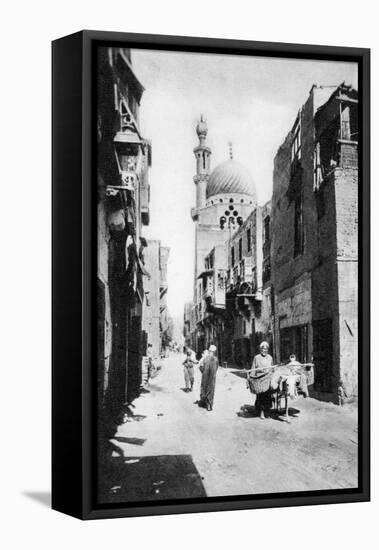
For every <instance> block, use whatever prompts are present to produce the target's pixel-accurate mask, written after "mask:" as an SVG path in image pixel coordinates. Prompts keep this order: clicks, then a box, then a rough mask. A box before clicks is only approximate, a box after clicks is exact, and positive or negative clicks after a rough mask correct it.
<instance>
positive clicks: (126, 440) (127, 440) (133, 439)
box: [112, 435, 146, 445]
mask: <svg viewBox="0 0 379 550" xmlns="http://www.w3.org/2000/svg"><path fill="white" fill-rule="evenodd" d="M112 439H115V440H116V441H120V443H130V444H131V445H143V444H144V443H145V441H146V439H141V438H140V437H121V436H120V435H117V436H116V435H115V436H114V437H113V438H112Z"/></svg>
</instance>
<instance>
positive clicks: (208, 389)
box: [200, 345, 218, 411]
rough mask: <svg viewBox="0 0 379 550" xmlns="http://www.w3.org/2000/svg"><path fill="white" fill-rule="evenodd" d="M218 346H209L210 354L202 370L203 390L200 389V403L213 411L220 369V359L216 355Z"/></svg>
mask: <svg viewBox="0 0 379 550" xmlns="http://www.w3.org/2000/svg"><path fill="white" fill-rule="evenodd" d="M216 350H217V348H216V346H213V345H212V346H209V351H208V355H207V356H206V357H205V359H204V361H203V363H202V365H201V367H200V370H201V372H202V376H201V390H200V404H201V405H202V406H203V407H205V408H206V409H207V411H211V410H212V408H213V399H214V394H215V386H216V373H217V369H218V359H217V357H216Z"/></svg>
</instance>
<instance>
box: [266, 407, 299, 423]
mask: <svg viewBox="0 0 379 550" xmlns="http://www.w3.org/2000/svg"><path fill="white" fill-rule="evenodd" d="M299 412H300V411H299V409H294V408H293V407H289V408H288V416H291V417H293V418H298V416H299ZM270 416H271V418H273V419H274V420H279V422H286V419H285V411H284V410H281V411H271V413H270Z"/></svg>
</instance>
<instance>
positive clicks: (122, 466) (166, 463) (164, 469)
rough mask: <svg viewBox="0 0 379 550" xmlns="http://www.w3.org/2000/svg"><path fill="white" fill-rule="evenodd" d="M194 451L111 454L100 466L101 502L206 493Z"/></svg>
mask: <svg viewBox="0 0 379 550" xmlns="http://www.w3.org/2000/svg"><path fill="white" fill-rule="evenodd" d="M206 496H207V495H206V492H205V489H204V485H203V482H202V479H201V477H200V474H199V472H198V471H197V468H196V466H195V464H194V463H193V460H192V456H191V455H160V456H143V457H112V458H111V460H110V461H109V462H108V463H107V464H106V465H103V467H100V470H99V495H98V497H99V502H100V503H114V502H135V501H144V500H165V499H170V498H198V497H206Z"/></svg>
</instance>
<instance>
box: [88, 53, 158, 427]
mask: <svg viewBox="0 0 379 550" xmlns="http://www.w3.org/2000/svg"><path fill="white" fill-rule="evenodd" d="M97 71H98V78H97V83H98V84H97V137H98V145H97V189H98V200H97V224H98V238H97V266H98V267H97V341H98V349H97V357H98V370H97V373H98V410H99V420H100V431H101V428H103V429H104V430H111V429H112V428H111V427H110V426H112V425H113V424H114V423H115V422H117V421H119V420H120V415H121V417H122V411H123V407H124V406H125V405H127V404H128V403H130V402H131V401H132V400H133V399H134V398H135V397H136V396H137V395H138V393H139V388H140V382H141V357H142V354H143V341H142V333H141V321H142V305H143V300H144V288H143V278H144V276H145V269H144V265H143V248H144V246H145V244H146V243H145V241H144V239H143V237H142V234H141V231H142V226H143V225H146V224H148V223H149V182H148V168H149V165H150V164H151V151H150V144H149V143H148V142H147V141H146V140H145V139H143V138H142V136H141V133H140V130H139V125H138V115H139V104H140V101H141V96H142V93H143V87H142V85H141V83H140V82H139V81H138V79H137V77H136V75H135V74H134V72H133V68H132V65H131V58H130V51H129V50H127V49H125V48H108V47H104V48H99V52H98V59H97Z"/></svg>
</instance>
